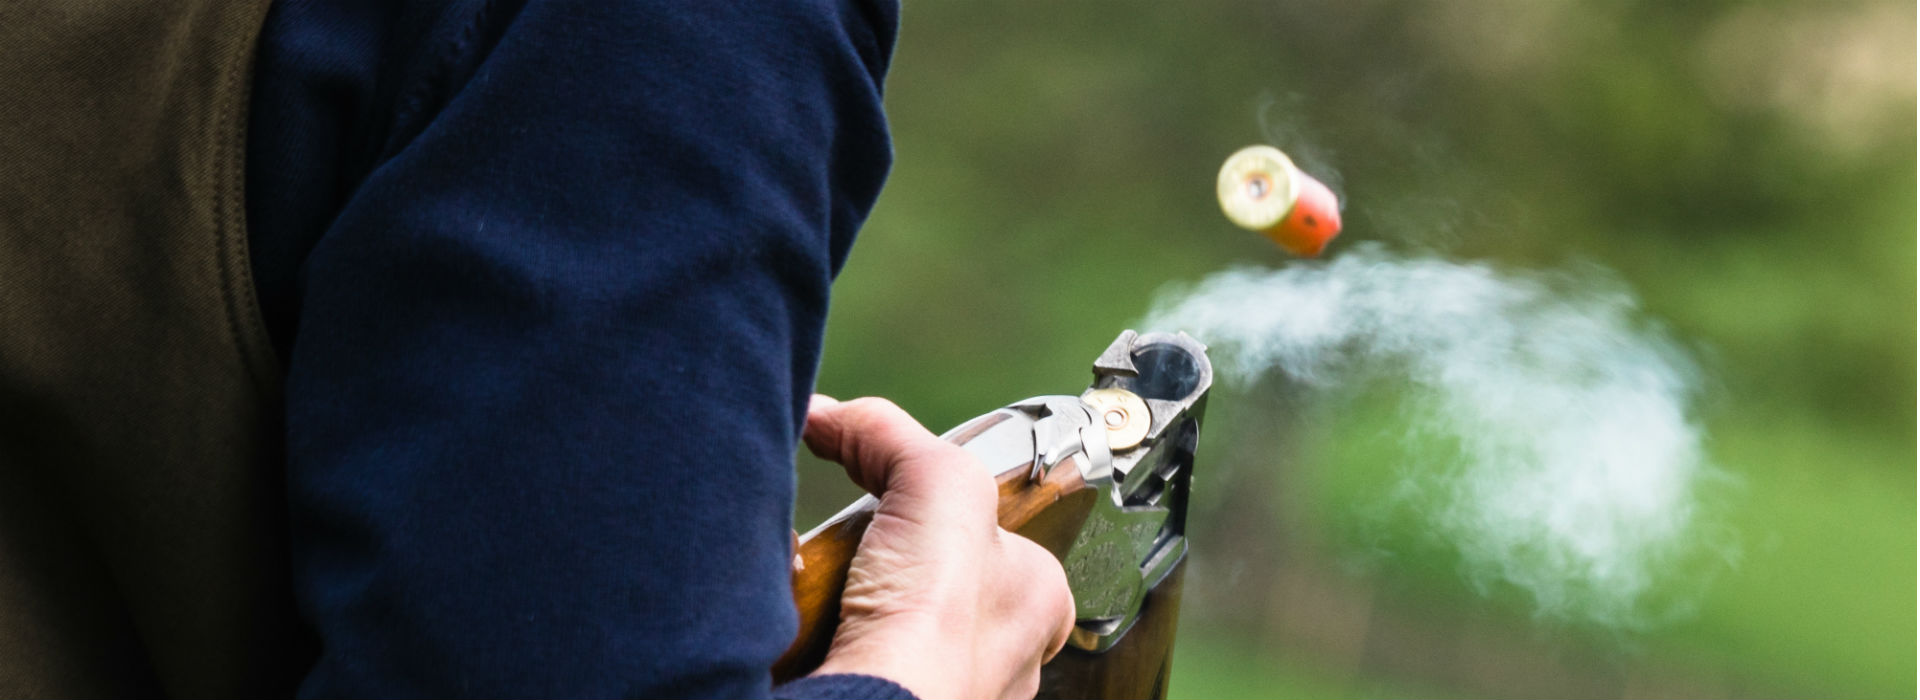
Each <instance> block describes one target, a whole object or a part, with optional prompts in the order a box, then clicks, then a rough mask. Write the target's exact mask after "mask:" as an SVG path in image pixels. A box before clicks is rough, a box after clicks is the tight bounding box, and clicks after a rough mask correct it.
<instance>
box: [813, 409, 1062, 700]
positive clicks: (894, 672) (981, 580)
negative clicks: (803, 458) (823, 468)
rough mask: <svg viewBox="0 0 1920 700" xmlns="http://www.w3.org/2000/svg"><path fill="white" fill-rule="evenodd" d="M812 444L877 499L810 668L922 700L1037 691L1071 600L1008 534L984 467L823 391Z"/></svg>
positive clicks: (887, 412) (883, 414) (1058, 578)
mask: <svg viewBox="0 0 1920 700" xmlns="http://www.w3.org/2000/svg"><path fill="white" fill-rule="evenodd" d="M804 437H805V440H806V443H807V447H808V448H810V449H812V450H813V453H814V454H816V455H819V456H820V457H822V458H824V459H830V460H833V461H835V462H838V463H840V464H841V465H842V466H844V467H846V470H847V475H848V476H849V477H851V478H852V479H853V481H854V483H857V484H859V485H860V487H861V488H864V489H866V490H867V491H868V492H869V493H872V494H873V495H874V496H875V497H877V498H879V500H880V504H879V507H878V508H877V509H876V510H875V511H874V514H873V522H872V524H871V525H870V526H869V527H868V528H867V531H866V534H865V535H864V536H863V538H862V539H861V541H860V547H859V550H858V551H857V552H856V553H855V554H854V557H853V563H852V566H851V569H850V570H849V572H848V574H847V586H846V590H845V592H844V593H843V594H842V596H841V599H840V627H839V629H838V630H837V631H836V632H835V633H834V637H833V646H832V648H831V650H830V651H828V652H827V658H826V661H825V662H824V663H823V664H821V666H820V669H819V670H818V671H817V672H816V673H821V674H826V673H860V674H866V675H871V676H879V677H882V678H886V679H888V680H891V681H893V682H895V683H899V684H900V685H902V686H905V687H906V688H907V689H908V690H911V691H913V693H914V694H915V695H918V696H920V697H921V698H926V699H927V700H934V699H936V698H1031V697H1033V695H1034V693H1035V692H1037V691H1038V689H1039V685H1040V665H1041V664H1043V663H1045V662H1046V661H1047V660H1048V659H1051V658H1053V655H1054V654H1056V653H1058V652H1059V651H1060V647H1061V646H1062V645H1064V644H1065V643H1066V640H1067V634H1068V632H1070V631H1071V630H1072V628H1073V617H1074V615H1073V593H1072V592H1071V591H1070V590H1069V589H1068V588H1067V578H1066V574H1065V573H1064V572H1063V571H1062V570H1061V568H1060V563H1059V562H1058V561H1056V560H1055V559H1054V558H1053V555H1051V554H1049V553H1047V550H1045V549H1043V548H1041V547H1040V545H1038V544H1034V543H1033V541H1032V540H1028V539H1026V538H1024V537H1021V536H1019V535H1015V534H1013V533H1010V532H1007V531H1006V530H1003V529H1000V526H999V524H998V523H997V522H996V511H997V508H996V505H997V502H998V498H999V490H998V488H997V487H996V486H995V484H994V480H993V476H992V475H991V474H988V473H987V470H986V467H985V466H984V465H982V464H981V463H980V462H979V460H976V459H974V457H973V456H972V455H971V454H968V453H967V451H966V450H963V449H961V448H960V447H958V446H956V445H953V444H952V443H949V442H946V441H944V440H941V439H940V438H938V437H936V436H935V435H934V434H933V433H931V432H928V431H927V429H926V428H924V427H921V425H920V424H919V423H918V422H916V421H915V420H914V419H913V418H912V417H911V416H908V415H907V413H906V412H905V411H903V410H901V409H900V407H898V406H895V405H893V404H892V403H891V402H888V401H886V400H884V399H874V398H866V399H855V400H852V401H847V402H844V403H842V402H839V401H835V400H833V399H831V398H828V397H825V396H819V395H816V396H814V397H813V404H812V406H811V407H810V408H809V410H808V414H807V427H806V432H805V436H804Z"/></svg>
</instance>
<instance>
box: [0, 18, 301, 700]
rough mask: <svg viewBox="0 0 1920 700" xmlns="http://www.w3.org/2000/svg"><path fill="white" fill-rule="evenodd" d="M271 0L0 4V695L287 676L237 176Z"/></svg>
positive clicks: (252, 685)
mask: <svg viewBox="0 0 1920 700" xmlns="http://www.w3.org/2000/svg"><path fill="white" fill-rule="evenodd" d="M265 14H266V2H264V1H253V2H247V1H241V0H226V1H216V0H165V1H164V2H143V1H140V0H123V1H109V0H8V2H5V3H0V696H5V697H21V696H33V697H85V696H103V695H104V696H149V695H154V694H162V693H163V694H167V695H176V696H180V695H184V696H236V695H257V694H262V693H264V694H268V695H284V694H287V693H288V692H290V691H291V689H292V687H293V683H295V682H296V678H297V673H298V670H299V668H300V667H301V666H302V665H303V664H304V663H305V662H306V661H308V660H309V659H310V658H311V656H310V649H311V647H310V646H309V645H308V644H307V643H306V642H304V641H302V640H304V639H305V636H304V634H303V633H302V632H301V631H300V628H299V626H298V625H297V623H296V622H295V621H294V620H295V619H296V618H295V616H294V614H293V610H292V604H291V602H290V596H289V585H288V582H287V578H288V573H287V564H286V554H285V548H286V545H285V542H286V533H285V524H284V521H285V506H284V500H285V497H284V495H283V480H284V477H283V476H282V474H281V470H282V467H281V465H282V464H283V460H282V458H281V455H280V452H279V450H280V447H279V443H278V437H277V436H278V435H279V432H280V431H279V425H278V423H279V420H280V419H279V418H278V416H279V415H280V408H279V398H278V392H279V388H278V387H279V381H280V380H279V369H278V368H277V367H276V360H275V359H274V355H273V352H272V349H271V347H270V345H269V342H268V339H267V336H266V333H265V330H264V327H263V326H262V324H261V322H260V320H259V312H258V310H257V309H256V307H255V302H254V292H253V284H252V281H251V280H250V278H249V266H248V258H247V253H246V242H247V237H246V227H245V220H244V208H243V206H242V192H241V185H242V182H243V178H242V166H243V165H244V162H245V159H244V153H243V146H244V143H245V138H244V130H245V127H246V106H247V90H248V87H249V82H250V79H251V76H250V70H251V64H252V57H253V47H254V42H255V40H256V39H257V37H258V35H259V32H260V27H261V23H262V21H263V18H264V16H265Z"/></svg>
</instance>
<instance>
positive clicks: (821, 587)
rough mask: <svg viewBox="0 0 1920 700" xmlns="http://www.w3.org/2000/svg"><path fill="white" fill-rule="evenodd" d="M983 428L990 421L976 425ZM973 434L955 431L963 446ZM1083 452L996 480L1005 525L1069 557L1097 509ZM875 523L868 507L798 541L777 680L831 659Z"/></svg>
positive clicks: (803, 672)
mask: <svg viewBox="0 0 1920 700" xmlns="http://www.w3.org/2000/svg"><path fill="white" fill-rule="evenodd" d="M974 427H977V428H978V430H977V431H974V434H976V435H977V434H978V432H979V431H984V430H985V428H986V427H990V424H989V426H974ZM967 437H969V436H967V435H960V436H955V438H957V439H955V442H959V443H964V442H965V439H966V438H967ZM1077 460H1078V456H1075V457H1072V458H1068V459H1067V460H1065V461H1062V462H1061V463H1060V464H1059V465H1057V466H1055V467H1054V468H1052V469H1050V470H1048V472H1047V474H1046V475H1045V476H1044V477H1043V478H1042V479H1040V480H1038V481H1035V480H1033V479H1031V478H1030V476H1029V475H1030V473H1031V470H1032V466H1033V465H1032V464H1031V463H1028V464H1022V465H1020V466H1018V467H1014V468H1013V469H1009V470H1007V471H1005V472H1002V473H1001V474H999V475H998V476H996V477H995V479H994V480H995V481H996V482H998V483H999V487H1000V505H999V518H1000V527H1002V528H1004V529H1006V530H1008V531H1011V532H1015V533H1018V534H1020V535H1021V536H1024V537H1026V538H1028V539H1031V540H1033V541H1034V542H1036V543H1039V544H1040V546H1042V547H1045V548H1047V551H1050V552H1053V555H1054V557H1056V558H1058V557H1063V556H1065V554H1066V552H1067V548H1069V547H1071V546H1073V540H1074V537H1076V536H1077V535H1078V534H1079V532H1080V526H1081V525H1082V524H1083V523H1085V522H1086V519H1087V513H1089V512H1091V511H1092V509H1093V503H1094V500H1093V499H1094V498H1095V497H1096V493H1097V492H1096V491H1095V490H1093V489H1091V488H1088V487H1087V485H1086V482H1084V481H1082V480H1081V478H1080V464H1079V462H1078V461H1077ZM872 523H873V511H872V510H871V504H869V506H868V508H867V509H863V510H858V511H854V512H852V513H845V514H843V517H836V519H835V520H833V521H830V522H828V523H827V524H825V525H823V526H821V527H820V528H819V529H817V530H816V531H814V532H813V533H810V536H809V537H808V538H807V539H805V540H804V541H802V542H801V543H800V551H799V556H800V560H801V562H802V565H801V567H800V568H799V569H798V570H796V571H795V572H794V574H793V602H794V604H795V605H796V606H798V608H799V610H800V634H799V635H798V636H796V637H795V638H794V641H793V645H792V646H791V647H788V649H787V652H786V654H785V655H783V656H781V657H780V660H779V661H778V662H776V663H775V664H774V666H773V678H774V682H776V683H779V682H785V681H788V680H791V679H794V678H798V677H800V676H804V675H806V674H807V673H809V672H811V671H813V669H815V668H818V667H819V666H820V662H821V661H823V660H825V659H826V655H827V649H828V648H829V647H831V646H832V644H833V631H834V629H835V628H836V627H838V626H839V622H840V592H841V591H842V590H844V589H845V588H846V586H847V568H848V566H849V565H850V564H851V563H852V561H853V554H854V551H855V550H857V549H858V548H859V547H860V538H861V536H862V535H864V534H865V533H866V531H867V526H868V525H870V524H872Z"/></svg>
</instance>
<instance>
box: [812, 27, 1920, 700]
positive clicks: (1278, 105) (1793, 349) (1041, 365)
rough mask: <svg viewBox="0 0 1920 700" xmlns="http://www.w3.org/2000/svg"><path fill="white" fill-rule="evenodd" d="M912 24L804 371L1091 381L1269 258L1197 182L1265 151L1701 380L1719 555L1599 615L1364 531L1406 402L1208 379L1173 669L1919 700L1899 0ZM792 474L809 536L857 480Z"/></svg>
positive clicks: (1196, 683)
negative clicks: (1622, 301)
mask: <svg viewBox="0 0 1920 700" xmlns="http://www.w3.org/2000/svg"><path fill="white" fill-rule="evenodd" d="M904 13H905V14H904V18H903V28H902V31H901V36H900V43H899V49H898V51H897V53H896V55H895V58H894V63H893V72H892V75H891V77H890V79H889V83H888V106H889V111H890V115H891V119H892V123H893V128H894V134H895V139H896V146H897V152H898V158H897V163H896V166H895V170H894V175H893V178H892V180H891V181H890V184H889V185H888V189H887V191H886V192H885V193H884V195H883V196H882V198H881V202H880V204H879V207H878V208H877V210H876V211H875V213H874V215H873V218H872V219H871V220H870V221H869V222H868V225H867V226H866V228H865V230H864V232H863V233H862V236H861V240H860V243H859V244H858V245H857V246H856V248H855V251H854V254H853V257H852V259H851V261H850V263H849V265H848V267H847V269H846V270H845V272H844V274H843V275H842V276H841V279H840V281H839V283H838V286H837V287H836V290H835V299H834V307H833V316H832V318H831V320H830V323H829V329H828V348H827V356H826V359H825V362H824V366H823V367H822V368H821V379H820V390H821V391H823V392H827V393H831V394H835V395H840V396H853V395H864V394H872V395H882V396H888V397H891V398H893V399H895V400H896V401H898V402H900V403H901V404H902V405H903V406H905V407H906V408H907V409H908V410H910V411H912V412H913V413H914V414H915V415H916V416H919V417H920V418H921V419H922V420H923V421H924V422H926V423H927V424H928V425H929V426H930V427H933V428H934V429H935V430H940V429H944V428H945V427H948V426H951V425H953V424H955V423H957V422H959V421H961V420H964V419H966V418H968V417H971V416H973V415H975V414H978V413H980V412H982V411H985V410H987V409H990V408H993V407H996V406H999V405H1001V404H1004V403H1006V402H1009V401H1012V400H1015V399H1018V398H1023V397H1026V396H1029V395H1033V394H1042V393H1070V392H1073V391H1076V390H1077V389H1078V388H1079V387H1080V386H1082V385H1083V384H1084V382H1085V379H1086V377H1087V375H1086V367H1087V363H1088V362H1089V360H1091V359H1092V355H1093V354H1094V353H1097V352H1098V351H1099V350H1100V349H1101V348H1103V347H1104V346H1105V344H1106V343H1107V342H1108V341H1110V340H1111V339H1112V337H1113V336H1114V334H1115V333H1117V332H1118V331H1119V330H1120V329H1121V328H1124V327H1126V326H1127V324H1129V323H1131V322H1133V321H1134V320H1135V319H1137V318H1139V317H1140V315H1141V314H1142V313H1143V312H1144V311H1145V310H1146V307H1147V305H1148V303H1149V302H1150V301H1151V300H1152V297H1153V294H1154V292H1155V291H1156V290H1158V289H1161V288H1162V287H1164V286H1166V285H1168V284H1172V283H1179V282H1191V281H1194V280H1197V279H1199V278H1200V277H1202V276H1203V275H1205V274H1206V273H1208V272H1210V271H1213V270H1217V269H1220V268H1223V267H1226V266H1228V265H1233V264H1249V263H1251V264H1259V265H1266V266H1278V265H1285V264H1288V261H1287V260H1286V259H1285V258H1284V254H1283V253H1281V252H1279V251H1277V250H1276V249H1274V248H1272V247H1271V246H1270V245H1269V244H1267V243H1266V242H1265V241H1264V240H1262V239H1261V238H1259V237H1258V236H1255V235H1252V234H1248V233H1245V232H1242V231H1239V230H1237V229H1233V228H1232V227H1231V226H1230V225H1228V224H1227V223H1226V222H1225V220H1224V219H1223V217H1222V216H1221V215H1220V214H1219V211H1218V208H1217V206H1216V205H1215V203H1214V201H1213V195H1212V183H1213V176H1214V172H1215V170H1216V169H1217V168H1218V166H1219V163H1220V162H1221V160H1222V159H1224V158H1225V157H1226V155H1227V154H1228V153H1230V152H1232V151H1233V150H1234V149H1236V148H1238V147H1240V146H1244V145H1247V144H1250V143H1254V142H1270V143H1273V144H1274V145H1276V146H1279V147H1281V148H1282V149H1284V150H1286V151H1288V152H1289V153H1290V154H1292V155H1293V156H1294V157H1295V158H1296V160H1298V161H1300V163H1301V164H1302V165H1303V166H1304V167H1305V168H1307V169H1308V170H1309V171H1311V172H1314V173H1315V174H1316V175H1318V176H1320V177H1322V178H1323V179H1325V180H1326V181H1328V183H1329V184H1330V185H1332V186H1333V187H1334V188H1335V190H1336V191H1338V192H1339V193H1340V194H1341V196H1342V200H1343V203H1344V205H1345V207H1346V208H1345V218H1346V221H1347V231H1346V232H1345V234H1343V236H1342V238H1341V239H1340V240H1339V241H1336V243H1335V245H1334V247H1333V248H1332V249H1331V250H1330V251H1329V253H1328V255H1330V256H1337V255H1340V253H1341V250H1342V249H1343V248H1344V247H1345V246H1348V245H1351V244H1352V242H1353V241H1358V240H1380V241H1385V242H1387V244H1388V245H1390V246H1392V247H1395V248H1397V249H1401V250H1412V251H1431V252H1434V253H1436V254H1440V255H1444V256H1446V257H1449V258H1454V259H1484V260H1491V261H1494V262H1495V263H1496V264H1500V265H1504V266H1516V267H1556V266H1563V265H1567V264H1584V263H1593V264H1598V265H1601V266H1604V267H1606V268H1610V269H1612V270H1614V271H1616V272H1617V273H1618V275H1619V276H1620V278H1621V279H1622V280H1624V281H1625V283H1626V284H1627V285H1629V286H1630V287H1632V288H1633V289H1634V290H1635V291H1636V292H1637V293H1638V295H1639V296H1640V298H1641V299H1642V301H1643V303H1644V306H1645V308H1646V310H1647V311H1648V312H1649V313H1650V314H1651V315H1652V316H1654V317H1656V318H1658V319H1660V320H1661V321H1663V322H1664V323H1666V324H1668V326H1669V327H1670V328H1671V329H1672V330H1673V331H1674V333H1675V335H1676V336H1678V337H1680V338H1681V339H1683V341H1684V342H1686V343H1687V344H1689V346H1690V347H1692V348H1694V349H1695V351H1696V352H1697V353H1698V354H1699V355H1701V356H1702V359H1703V364H1704V365H1705V366H1706V367H1707V369H1708V371H1709V373H1710V376H1711V379H1712V382H1711V387H1710V389H1709V391H1708V403H1707V405H1706V406H1705V407H1704V408H1705V418H1706V423H1707V426H1708V428H1709V434H1708V440H1709V442H1708V450H1709V452H1710V453H1711V457H1712V459H1713V461H1714V462H1715V463H1716V464H1718V465H1720V466H1721V467H1722V468H1724V469H1725V470H1726V471H1728V472H1729V473H1730V474H1732V475H1733V477H1734V481H1735V482H1736V486H1734V487H1733V488H1730V489H1728V490H1727V497H1726V499H1725V502H1724V503H1723V504H1722V505H1723V507H1724V514H1725V515H1726V522H1727V523H1728V524H1729V526H1730V527H1731V529H1732V530H1733V532H1732V537H1733V539H1735V540H1737V542H1738V545H1739V547H1738V553H1739V554H1738V560H1737V561H1736V562H1734V565H1733V566H1732V567H1731V568H1728V569H1726V571H1725V573H1723V574H1721V575H1719V576H1717V577H1716V578H1715V579H1714V580H1712V581H1710V582H1707V583H1706V584H1705V588H1704V595H1702V596H1701V597H1700V598H1699V606H1698V611H1697V614H1695V615H1693V616H1690V617H1687V618H1685V619H1684V620H1680V621H1677V622H1673V623H1671V624H1668V625H1664V626H1661V627H1659V628H1656V629H1652V630H1648V631H1644V632H1629V633H1617V634H1615V633H1607V632H1604V631H1596V630H1592V629H1581V628H1579V627H1577V626H1570V625H1565V624H1560V623H1556V622H1554V621H1550V620H1538V619H1534V618H1533V617H1532V616H1531V615H1530V614H1529V612H1528V608H1527V605H1526V601H1525V600H1524V597H1523V596H1518V595H1513V594H1512V592H1510V591H1509V592H1503V591H1500V590H1492V591H1490V592H1489V594H1488V595H1482V592H1481V591H1477V590H1476V588H1475V586H1473V585H1471V584H1469V583H1468V582H1467V581H1465V580H1464V579H1463V577H1462V576H1461V575H1460V572H1459V571H1458V570H1457V567H1458V564H1457V561H1456V560H1455V559H1453V558H1451V557H1452V555H1451V554H1449V553H1448V552H1447V551H1446V550H1445V548H1444V547H1438V546H1433V545H1431V544H1430V543H1425V544H1423V543H1424V542H1425V540H1424V539H1423V537H1422V533H1421V532H1419V531H1418V529H1417V524H1416V523H1414V522H1411V521H1395V520H1392V519H1387V520H1384V521H1383V520H1379V519H1373V520H1369V519H1368V514H1369V513H1370V512H1373V511H1370V510H1369V508H1371V507H1372V506H1373V504H1377V503H1378V502H1379V501H1378V499H1377V498H1376V496H1377V495H1378V493H1377V491H1378V489H1381V488H1384V486H1383V484H1385V483H1388V481H1386V479H1388V478H1389V477H1388V476H1383V475H1381V474H1380V473H1378V472H1379V470H1380V469H1383V468H1384V467H1382V466H1381V465H1384V464H1390V463H1392V461H1393V458H1394V455H1393V454H1391V453H1392V452H1394V451H1395V450H1404V449H1405V448H1406V446H1405V445H1399V446H1395V445H1393V444H1390V443H1383V442H1382V441H1381V440H1380V435H1381V431H1382V430H1383V429H1384V428H1383V426H1384V425H1387V424H1389V423H1390V421H1391V420H1392V418H1391V416H1392V411H1393V410H1394V409H1393V408H1392V407H1391V404H1392V396H1393V394H1392V388H1391V387H1385V388H1382V389H1381V391H1382V392H1383V393H1378V394H1372V395H1370V396H1372V398H1363V399H1361V400H1357V401H1354V402H1351V403H1348V404H1343V405H1341V406H1338V407H1332V408H1329V407H1326V406H1309V405H1307V404H1305V403H1302V402H1301V401H1300V400H1299V399H1298V398H1297V397H1293V396H1289V395H1288V389H1287V388H1286V387H1284V386H1279V387H1267V388H1265V389H1262V390H1259V391H1255V392H1222V393H1220V394H1219V395H1217V396H1216V397H1215V399H1214V404H1213V407H1212V411H1211V413H1212V416H1213V419H1214V422H1213V424H1212V425H1211V426H1210V431H1209V434H1208V435H1207V441H1206V443H1205V445H1204V446H1203V453H1202V460H1203V461H1202V464H1201V467H1200V469H1201V471H1200V473H1199V479H1198V489H1199V492H1198V493H1197V494H1196V495H1195V499H1196V500H1195V508H1196V513H1195V515H1194V517H1195V519H1196V522H1195V524H1194V528H1193V531H1194V533H1195V537H1196V541H1195V547H1196V549H1195V555H1194V556H1195V560H1194V568H1193V570H1192V571H1191V572H1190V574H1189V581H1188V593H1187V596H1188V599H1187V602H1186V612H1185V613H1184V617H1183V620H1182V623H1183V630H1184V631H1183V634H1182V638H1181V641H1180V645H1181V646H1180V649H1181V651H1180V657H1179V658H1180V661H1179V665H1177V666H1176V672H1175V675H1174V678H1175V681H1174V693H1175V695H1177V696H1209V697H1235V696H1237V697H1259V696H1281V695H1284V696H1347V695H1361V696H1431V695H1435V694H1448V693H1458V694H1462V695H1468V696H1527V695H1545V696H1568V695H1685V696H1703V697H1704V696H1736V695H1737V696H1778V695H1823V696H1824V695H1841V696H1853V695H1859V696H1912V695H1913V694H1914V690H1915V687H1914V659H1915V645H1914V642H1915V628H1914V620H1915V608H1914V605H1915V579H1914V572H1915V558H1914V557H1915V553H1914V539H1913V533H1914V531H1915V530H1914V528H1915V520H1914V513H1915V510H1914V509H1915V501H1914V493H1915V482H1914V478H1915V477H1914V473H1915V452H1914V439H1915V435H1914V425H1915V395H1914V386H1915V364H1914V358H1915V345H1914V339H1915V327H1914V320H1913V319H1914V318H1915V297H1914V296H1913V293H1914V289H1915V278H1914V270H1915V268H1914V267H1913V265H1912V262H1913V261H1914V260H1915V252H1916V251H1915V240H1916V239H1915V230H1916V220H1915V200H1914V198H1913V194H1912V193H1913V192H1914V191H1915V186H1916V182H1915V179H1914V177H1915V160H1914V153H1915V132H1914V131H1913V128H1912V124H1913V123H1914V120H1915V109H1914V84H1915V80H1914V15H1913V13H1914V8H1913V6H1912V4H1911V3H1906V4H1901V3H1804V4H1769V3H1758V4H1743V3H1729V2H1686V3H1666V2H1653V1H1645V2H1626V3H1578V4H1576V3H1552V2H1533V1H1530V0H1509V1H1505V2H1495V1H1487V2H1433V3H1400V2H1385V1H1362V2H1332V1H1329V2H1311V3H1292V2H1289V3H1253V2H1227V1H1219V2H1197V3H1161V2H1144V1H1141V2H1095V1H1091V0H1084V1H1080V2H1042V3H1033V2H1011V1H993V2H957V1H947V2H939V1H931V2H909V3H907V6H906V7H905V9H904ZM1262 392H1264V393H1262ZM1329 411H1335V412H1333V413H1329ZM1338 411H1345V413H1339V412H1338ZM1276 462H1277V463H1279V464H1281V465H1282V467H1281V468H1280V469H1279V470H1277V471H1276V470H1275V469H1274V468H1273V467H1271V466H1270V465H1272V464H1275V463H1276ZM800 469H801V481H802V492H803V493H802V500H801V503H800V504H799V512H800V514H799V518H800V519H801V521H802V522H801V527H802V528H803V529H804V528H805V527H806V526H808V525H810V524H811V523H812V522H813V521H817V520H818V519H819V518H820V517H823V516H825V515H826V514H828V513H830V512H832V511H833V510H834V509H837V508H838V506H839V505H841V504H842V503H844V502H845V500H847V499H848V498H850V497H851V495H853V492H852V491H851V490H850V489H849V488H848V487H846V486H844V485H842V484H843V482H844V479H843V478H842V477H841V476H840V475H839V473H838V469H837V468H836V467H833V466H832V465H825V464H822V463H820V462H818V461H817V460H813V459H812V458H810V457H807V458H803V459H802V460H801V464H800ZM1316 596H1318V597H1316ZM1300 601H1318V602H1314V603H1313V604H1311V605H1309V604H1307V603H1303V602H1300Z"/></svg>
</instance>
